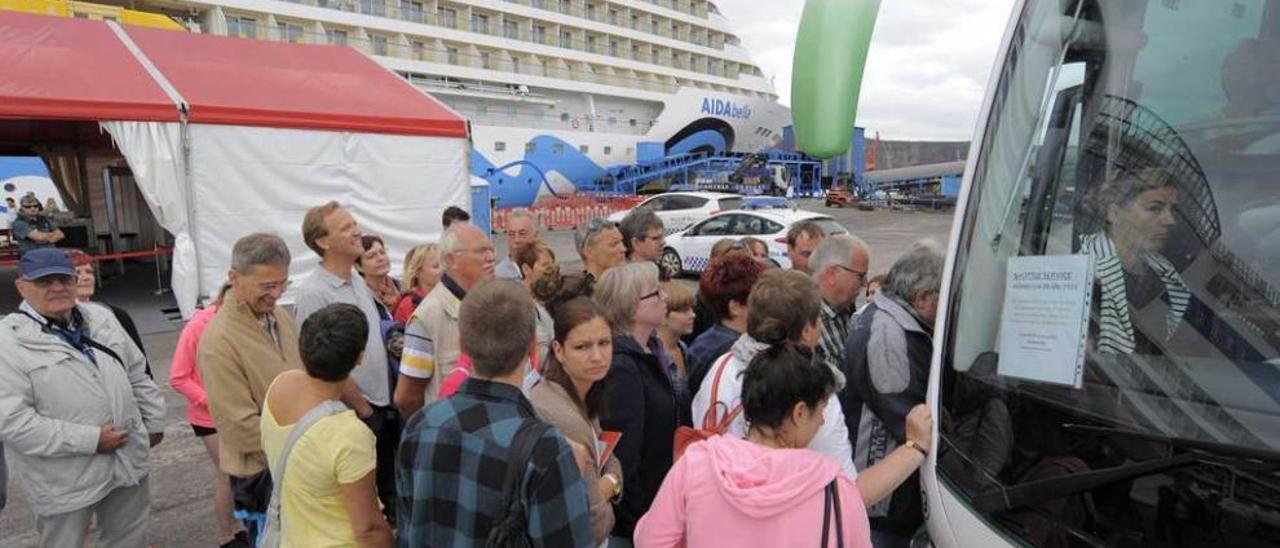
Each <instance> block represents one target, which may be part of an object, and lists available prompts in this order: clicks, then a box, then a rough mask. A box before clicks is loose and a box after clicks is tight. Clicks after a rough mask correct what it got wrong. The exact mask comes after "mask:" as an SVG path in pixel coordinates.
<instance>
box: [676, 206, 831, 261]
mask: <svg viewBox="0 0 1280 548" xmlns="http://www.w3.org/2000/svg"><path fill="white" fill-rule="evenodd" d="M807 220H813V221H815V222H817V223H818V225H819V226H821V227H822V228H823V230H825V231H826V233H827V234H828V235H831V234H845V233H847V232H848V230H847V229H845V227H844V226H843V225H841V224H840V223H839V222H837V221H836V220H835V219H833V218H831V216H829V215H823V214H821V213H815V212H812V211H804V210H788V209H761V210H754V211H751V210H742V211H727V212H724V213H720V214H718V215H714V216H712V217H711V218H709V219H706V220H704V221H702V222H700V223H697V224H695V225H693V226H691V227H689V228H687V229H685V230H682V231H680V232H679V233H677V234H672V235H670V236H667V245H666V249H665V250H664V251H663V252H662V258H661V259H660V260H659V261H658V265H659V266H660V267H661V268H662V270H663V271H664V272H665V273H667V274H670V275H672V276H675V275H677V274H681V273H685V272H695V273H701V272H702V271H704V270H706V269H707V263H709V262H711V259H710V257H711V247H712V246H714V245H716V242H718V241H720V240H723V239H725V238H730V239H740V238H745V237H747V236H751V237H754V238H758V239H760V240H764V242H765V244H767V245H768V246H769V260H770V261H772V262H773V264H775V265H777V266H779V267H782V268H791V260H790V259H788V258H787V231H788V230H790V229H791V225H793V224H796V223H798V222H800V221H807Z"/></svg>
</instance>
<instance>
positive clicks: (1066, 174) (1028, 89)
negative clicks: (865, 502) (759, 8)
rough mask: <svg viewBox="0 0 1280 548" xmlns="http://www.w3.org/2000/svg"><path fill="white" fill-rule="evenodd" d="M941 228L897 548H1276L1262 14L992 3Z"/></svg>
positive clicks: (1278, 40)
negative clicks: (1000, 24) (944, 230)
mask: <svg viewBox="0 0 1280 548" xmlns="http://www.w3.org/2000/svg"><path fill="white" fill-rule="evenodd" d="M809 1H810V4H812V3H814V2H820V1H821V0H809ZM851 1H854V0H851ZM862 3H864V4H874V3H876V2H874V1H873V0H868V1H864V2H862ZM872 13H874V10H873V11H872ZM807 16H808V13H807V12H806V17H807ZM865 49H866V48H865V45H864V46H862V47H861V50H860V51H858V48H855V50H854V52H853V53H854V54H855V56H856V55H859V54H861V55H864V56H865ZM802 57H803V52H801V51H800V50H799V49H798V50H797V67H796V72H798V73H802V72H804V71H805V70H806V69H805V68H804V67H802V66H800V65H801V63H802V62H805V60H804V59H802ZM859 78H860V68H859V69H858V75H857V78H852V79H846V81H851V82H854V84H855V86H854V87H852V88H847V89H844V90H841V92H844V93H852V94H854V95H856V94H857V89H856V84H857V80H858V79H859ZM793 97H794V94H793ZM796 101H797V99H794V98H793V104H794V103H795V102H796ZM804 124H805V121H803V120H801V119H799V118H797V120H796V126H797V127H796V132H797V142H800V141H801V139H800V137H799V135H800V134H801V133H803V132H804V131H808V130H806V129H805V128H802V127H801V126H802V125H804ZM849 124H850V125H851V120H850V122H849ZM820 129H821V128H820ZM824 131H825V130H824ZM831 131H832V134H833V135H838V134H839V132H841V131H847V128H837V129H836V130H831ZM954 223H955V224H954V228H953V230H952V235H951V239H950V242H949V249H948V255H947V267H946V271H945V274H944V280H943V286H942V290H941V295H940V301H939V303H940V304H939V311H938V320H937V324H936V326H935V327H936V329H935V336H934V355H933V361H932V364H931V370H930V372H929V375H930V383H929V391H928V398H927V404H928V405H929V406H930V407H931V408H932V410H933V413H934V416H935V418H936V419H937V424H938V432H937V437H936V440H937V441H936V442H935V444H934V447H935V450H934V451H932V453H931V455H930V456H929V458H928V459H927V460H926V463H925V465H924V467H923V468H922V469H921V472H920V488H921V489H922V491H923V498H924V503H925V504H924V507H925V511H924V514H925V523H926V525H927V527H926V528H925V529H923V530H922V531H921V532H920V533H918V534H917V538H916V541H917V543H918V544H919V545H922V546H927V545H929V544H930V543H931V544H932V545H936V546H940V547H947V548H950V547H983V548H986V547H995V546H1037V547H1041V546H1043V547H1074V546H1217V547H1232V548H1235V547H1250V546H1280V0H1018V1H1017V2H1015V6H1014V8H1013V12H1012V15H1011V17H1010V22H1009V25H1008V26H1007V28H1006V31H1005V35H1004V37H1003V43H1002V46H1001V48H1000V51H999V53H998V54H997V59H996V64H995V70H994V71H993V73H992V76H991V80H990V83H989V85H988V89H987V93H986V98H985V102H984V105H983V108H982V110H981V112H980V115H979V120H978V123H977V127H976V129H975V131H974V135H973V144H972V149H971V152H970V157H969V159H968V165H967V166H966V170H965V178H964V182H963V185H962V189H961V193H960V195H959V198H958V202H957V206H956V214H955V221H954Z"/></svg>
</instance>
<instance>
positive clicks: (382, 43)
mask: <svg viewBox="0 0 1280 548" xmlns="http://www.w3.org/2000/svg"><path fill="white" fill-rule="evenodd" d="M373 54H374V55H386V54H387V37H386V36H374V37H373Z"/></svg>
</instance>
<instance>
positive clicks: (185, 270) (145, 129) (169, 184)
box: [101, 122, 229, 317]
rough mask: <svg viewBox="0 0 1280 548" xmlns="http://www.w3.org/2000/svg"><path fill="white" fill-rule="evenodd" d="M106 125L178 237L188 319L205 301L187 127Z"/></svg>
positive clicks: (179, 294) (179, 287) (177, 290)
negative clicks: (190, 211)
mask: <svg viewBox="0 0 1280 548" xmlns="http://www.w3.org/2000/svg"><path fill="white" fill-rule="evenodd" d="M101 124H102V129H103V130H105V131H106V132H107V133H109V134H111V137H112V139H114V141H115V144H116V148H117V149H118V150H120V153H121V154H122V155H124V158H125V161H127V162H128V163H129V168H130V170H131V171H132V172H133V179H134V183H135V184H137V186H138V190H139V191H140V192H141V193H142V197H143V198H144V199H146V201H147V205H148V206H150V208H151V212H152V214H153V215H155V218H156V222H158V223H160V226H161V227H164V229H165V230H167V231H169V233H171V234H173V237H174V241H173V273H172V281H171V287H172V288H173V296H174V299H175V300H177V301H178V308H179V309H180V310H181V311H182V315H183V317H190V316H191V313H192V312H194V311H195V305H196V303H197V302H198V301H199V299H200V285H199V278H198V276H197V264H198V263H197V257H196V248H195V242H194V241H193V240H192V239H191V233H190V228H189V227H190V219H189V218H188V216H187V184H186V166H187V163H186V161H187V158H186V155H185V154H183V150H182V131H183V130H182V125H181V124H178V123H164V122H102V123H101ZM228 247H229V246H228ZM215 283H217V282H215ZM212 287H213V289H211V290H210V291H215V290H216V289H217V287H218V286H217V285H214V286H212Z"/></svg>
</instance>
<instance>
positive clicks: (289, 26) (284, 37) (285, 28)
mask: <svg viewBox="0 0 1280 548" xmlns="http://www.w3.org/2000/svg"><path fill="white" fill-rule="evenodd" d="M276 26H277V27H279V29H280V40H281V41H284V42H290V43H294V44H301V43H302V25H295V24H293V23H277V25H276Z"/></svg>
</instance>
